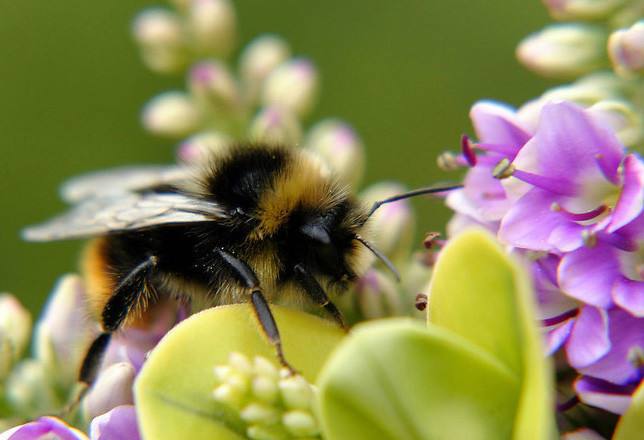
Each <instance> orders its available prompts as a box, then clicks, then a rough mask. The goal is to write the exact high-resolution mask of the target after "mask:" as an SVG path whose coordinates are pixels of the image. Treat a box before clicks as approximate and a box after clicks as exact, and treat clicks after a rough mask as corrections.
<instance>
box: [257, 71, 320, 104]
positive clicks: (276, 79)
mask: <svg viewBox="0 0 644 440" xmlns="http://www.w3.org/2000/svg"><path fill="white" fill-rule="evenodd" d="M317 88H318V74H317V71H316V69H315V67H314V66H313V63H311V61H309V60H306V59H303V58H300V59H293V60H290V61H287V62H285V63H283V64H281V65H280V66H279V67H277V68H276V69H275V70H273V72H272V73H271V74H270V75H269V77H268V78H267V79H266V82H265V83H264V90H263V99H262V100H263V103H264V104H265V105H270V106H277V107H279V108H283V109H287V110H289V111H291V112H293V113H295V114H296V115H299V116H304V115H306V114H308V113H309V112H310V110H311V109H312V108H313V105H314V103H315V99H316V95H317Z"/></svg>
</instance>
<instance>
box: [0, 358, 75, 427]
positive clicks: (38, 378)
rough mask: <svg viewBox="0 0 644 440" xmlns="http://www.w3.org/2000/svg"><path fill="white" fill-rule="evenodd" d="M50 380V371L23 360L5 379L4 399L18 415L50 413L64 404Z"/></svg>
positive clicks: (38, 364)
mask: <svg viewBox="0 0 644 440" xmlns="http://www.w3.org/2000/svg"><path fill="white" fill-rule="evenodd" d="M52 380H53V378H51V377H50V371H49V370H48V369H47V368H45V366H44V365H43V364H42V363H41V362H39V361H37V360H35V359H26V360H23V361H22V362H20V363H19V364H18V365H17V366H16V367H15V368H14V369H13V371H12V372H11V375H10V376H9V378H8V379H7V383H6V385H5V390H6V391H5V392H6V399H7V401H8V402H9V403H10V404H11V407H12V409H13V410H14V411H16V412H17V413H19V414H23V415H26V416H32V417H33V416H36V415H40V414H47V413H51V412H52V411H54V410H55V409H57V408H59V407H60V405H62V404H63V403H64V402H62V401H61V399H60V397H59V396H57V395H56V392H55V391H54V387H53V386H52V383H51V382H52Z"/></svg>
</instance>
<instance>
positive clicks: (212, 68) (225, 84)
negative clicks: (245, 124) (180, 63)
mask: <svg viewBox="0 0 644 440" xmlns="http://www.w3.org/2000/svg"><path fill="white" fill-rule="evenodd" d="M188 85H189V87H190V92H191V93H192V96H194V98H195V100H197V101H198V102H199V103H200V104H202V105H203V106H204V107H206V108H208V109H210V110H213V111H215V112H219V113H226V112H230V111H234V110H237V109H238V108H239V105H240V97H239V88H238V86H237V82H236V80H235V78H234V77H233V75H232V74H231V73H230V70H228V67H227V66H226V65H225V64H224V63H221V62H219V61H216V60H211V61H203V62H201V63H199V64H197V65H196V66H194V67H193V68H192V69H191V70H190V77H189V81H188Z"/></svg>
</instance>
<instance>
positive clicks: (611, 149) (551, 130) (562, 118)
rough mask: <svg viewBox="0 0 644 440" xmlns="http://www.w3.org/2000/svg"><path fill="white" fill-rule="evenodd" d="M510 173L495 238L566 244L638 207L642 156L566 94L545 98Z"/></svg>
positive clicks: (533, 245) (549, 247) (546, 247)
mask: <svg viewBox="0 0 644 440" xmlns="http://www.w3.org/2000/svg"><path fill="white" fill-rule="evenodd" d="M508 174H511V175H512V181H511V182H509V183H510V184H511V185H514V193H515V196H518V199H517V200H516V201H515V202H514V203H513V204H512V207H511V208H510V209H509V211H508V212H507V213H506V214H505V216H504V217H503V219H502V220H501V227H500V229H499V238H500V239H501V240H502V241H504V242H506V243H508V244H510V245H513V246H516V247H520V248H526V249H532V250H542V251H557V250H558V251H562V252H567V251H572V250H575V249H577V248H579V247H581V246H583V245H584V237H585V236H588V235H590V234H596V233H599V232H603V231H605V232H606V233H612V232H614V231H615V230H617V229H619V228H621V227H623V226H625V225H627V224H628V223H629V222H631V221H632V220H634V219H635V218H636V217H637V216H638V215H639V214H640V213H641V211H642V203H643V200H642V191H643V190H644V166H643V165H642V163H641V159H639V158H638V157H637V156H635V155H632V154H631V155H626V153H625V150H624V148H623V146H622V145H621V144H620V143H619V141H618V140H617V138H616V137H615V135H614V133H612V132H611V131H610V130H609V129H607V128H605V127H604V126H602V125H600V124H598V123H596V122H595V121H594V120H593V119H592V118H591V116H589V115H588V114H587V113H586V112H585V111H584V110H583V109H582V108H581V107H578V106H576V105H574V104H570V103H567V102H559V103H550V104H547V105H546V106H544V108H543V110H542V111H541V118H540V121H539V126H538V127H537V131H536V133H535V135H534V137H533V138H532V139H530V141H529V142H527V143H526V144H525V146H524V147H523V148H522V149H521V150H520V151H519V153H518V154H517V156H516V158H515V160H514V161H513V162H512V164H511V169H510V170H509V172H508ZM517 180H518V181H517ZM606 219H608V220H606ZM600 220H603V221H601V222H600ZM600 224H601V225H602V227H603V229H602V231H600V230H598V228H597V226H598V225H600Z"/></svg>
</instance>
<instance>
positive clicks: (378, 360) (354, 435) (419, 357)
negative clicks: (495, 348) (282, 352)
mask: <svg viewBox="0 0 644 440" xmlns="http://www.w3.org/2000/svg"><path fill="white" fill-rule="evenodd" d="M318 385H319V387H320V411H321V419H322V428H323V432H324V438H326V439H327V440H336V439H337V440H344V439H379V440H401V439H405V440H414V439H418V440H420V439H456V438H467V439H473V440H476V439H501V438H508V437H509V435H510V431H511V429H512V419H513V417H514V412H515V409H514V408H515V405H516V399H517V396H518V386H519V384H518V381H517V379H516V377H515V376H514V375H513V374H512V372H511V371H509V370H508V369H507V367H505V366H504V365H503V364H502V363H500V362H499V361H497V360H496V359H494V358H493V357H492V356H490V355H489V354H488V353H486V352H485V351H483V350H481V349H479V348H478V347H476V346H475V345H473V344H471V343H469V342H467V341H466V340H465V339H463V338H461V337H459V336H456V335H454V334H452V333H450V332H448V331H446V330H444V329H441V328H438V327H430V328H429V329H427V328H424V326H422V325H421V324H418V323H416V322H414V321H411V320H407V319H391V320H382V321H375V322H372V323H366V324H362V325H359V326H358V327H357V328H356V329H355V330H354V331H353V332H352V334H351V336H350V337H349V338H347V339H346V340H345V341H344V342H343V343H342V344H341V345H340V347H339V348H338V349H337V350H336V352H335V353H334V355H333V356H332V357H331V359H330V360H329V361H328V362H327V365H326V366H325V368H324V370H323V371H322V373H320V379H319V381H318Z"/></svg>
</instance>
